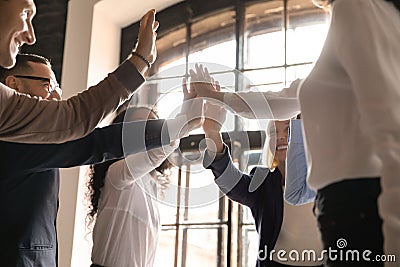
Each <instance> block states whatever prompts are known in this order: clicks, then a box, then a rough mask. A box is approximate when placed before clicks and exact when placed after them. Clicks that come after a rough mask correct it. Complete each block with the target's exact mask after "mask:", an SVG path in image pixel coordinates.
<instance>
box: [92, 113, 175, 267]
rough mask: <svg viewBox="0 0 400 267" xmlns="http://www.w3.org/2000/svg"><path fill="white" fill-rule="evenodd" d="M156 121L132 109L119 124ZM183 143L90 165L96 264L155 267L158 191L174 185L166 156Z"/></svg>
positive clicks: (94, 258)
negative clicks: (169, 174)
mask: <svg viewBox="0 0 400 267" xmlns="http://www.w3.org/2000/svg"><path fill="white" fill-rule="evenodd" d="M124 117H125V121H126V120H127V119H129V120H151V119H157V118H158V116H157V114H156V113H155V112H154V110H152V109H149V108H147V107H137V108H129V109H128V110H127V111H126V114H125V112H123V113H121V114H120V115H119V116H118V117H117V118H116V119H115V120H114V122H121V121H123V120H124ZM178 144H179V142H173V143H171V144H170V145H168V146H164V147H161V148H157V149H153V150H149V151H147V152H143V153H138V154H134V155H131V156H128V157H127V158H126V159H122V160H118V161H108V162H104V163H101V164H96V165H92V166H91V175H90V180H89V182H88V189H89V194H88V195H89V198H90V201H91V207H90V211H89V214H88V219H89V225H91V224H92V223H93V222H94V227H93V249H92V262H93V264H92V266H133V267H145V266H146V267H148V266H153V262H154V257H155V251H156V247H157V239H158V234H159V229H160V218H159V212H158V208H157V203H156V201H157V192H158V189H161V191H162V190H163V189H165V187H166V186H167V184H168V183H169V176H168V173H167V171H168V170H169V169H170V168H171V166H172V165H171V164H170V163H169V162H168V160H166V158H167V157H168V156H169V155H170V154H171V153H172V152H173V151H174V150H175V149H176V148H177V146H178Z"/></svg>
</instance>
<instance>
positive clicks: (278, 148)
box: [276, 145, 288, 151]
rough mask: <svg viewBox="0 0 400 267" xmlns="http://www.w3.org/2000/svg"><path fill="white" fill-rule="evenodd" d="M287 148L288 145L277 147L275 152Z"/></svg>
mask: <svg viewBox="0 0 400 267" xmlns="http://www.w3.org/2000/svg"><path fill="white" fill-rule="evenodd" d="M287 148H288V145H279V146H277V147H276V150H277V151H279V150H286V149H287Z"/></svg>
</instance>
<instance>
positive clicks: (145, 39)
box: [135, 9, 160, 64]
mask: <svg viewBox="0 0 400 267" xmlns="http://www.w3.org/2000/svg"><path fill="white" fill-rule="evenodd" d="M155 14H156V11H155V9H151V10H149V11H148V12H147V13H146V14H145V15H144V16H143V17H142V19H141V20H140V28H139V36H138V41H137V43H136V49H135V51H136V52H137V53H139V54H141V55H142V56H144V57H145V58H146V59H147V60H148V61H149V62H150V64H153V63H154V61H155V60H156V58H157V48H156V37H157V33H156V31H157V29H158V26H159V25H160V24H159V22H158V21H156V20H155Z"/></svg>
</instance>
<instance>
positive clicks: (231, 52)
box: [189, 10, 236, 68]
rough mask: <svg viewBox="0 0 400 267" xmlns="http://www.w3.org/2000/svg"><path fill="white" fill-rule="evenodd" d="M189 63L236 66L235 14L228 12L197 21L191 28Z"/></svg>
mask: <svg viewBox="0 0 400 267" xmlns="http://www.w3.org/2000/svg"><path fill="white" fill-rule="evenodd" d="M191 37H192V39H191V45H190V49H189V50H190V52H189V62H213V63H218V64H221V65H224V66H228V67H230V68H235V65H236V57H235V52H236V42H235V12H234V11H233V10H228V11H224V12H220V13H218V14H213V15H211V16H208V17H204V18H201V19H199V20H198V21H197V22H194V23H193V24H192V26H191Z"/></svg>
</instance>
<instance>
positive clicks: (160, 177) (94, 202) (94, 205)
mask: <svg viewBox="0 0 400 267" xmlns="http://www.w3.org/2000/svg"><path fill="white" fill-rule="evenodd" d="M140 109H147V110H148V111H149V112H152V113H153V114H154V115H156V117H157V118H158V114H157V112H156V111H155V110H153V109H151V108H148V107H129V108H128V109H127V110H123V111H121V112H120V114H118V116H117V117H116V118H115V119H114V121H113V123H119V122H123V121H124V118H125V114H127V116H129V115H131V114H133V113H134V112H136V111H137V110H140ZM118 160H120V159H115V160H109V161H105V162H103V163H99V164H94V165H91V166H90V173H89V180H88V182H87V193H86V198H87V199H88V200H89V201H90V202H89V203H88V206H89V207H88V209H89V211H88V214H87V216H86V224H87V226H88V228H90V227H91V226H92V225H93V222H94V220H95V217H96V214H97V211H98V205H99V199H100V195H101V189H102V188H103V186H104V180H105V177H106V174H107V171H108V168H109V167H110V166H111V165H112V164H113V163H115V162H117V161H118ZM172 166H173V165H172V164H171V163H170V162H169V161H168V159H166V160H164V161H163V162H162V163H161V165H160V166H158V167H157V168H156V169H155V170H153V171H152V172H151V174H152V176H153V177H155V179H156V180H157V182H158V183H159V185H160V186H161V191H162V192H163V190H165V189H166V188H167V187H168V184H170V173H169V170H170V169H171V168H172Z"/></svg>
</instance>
